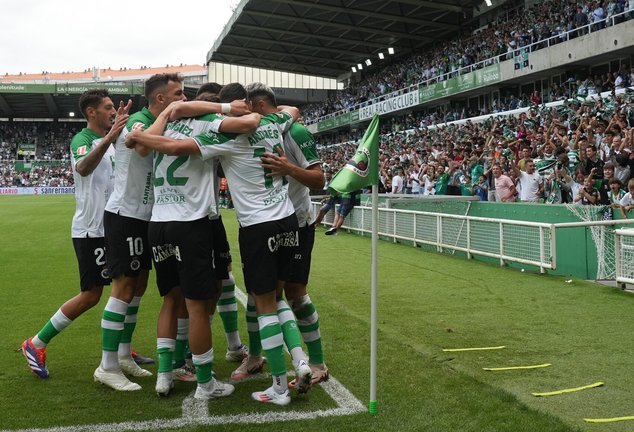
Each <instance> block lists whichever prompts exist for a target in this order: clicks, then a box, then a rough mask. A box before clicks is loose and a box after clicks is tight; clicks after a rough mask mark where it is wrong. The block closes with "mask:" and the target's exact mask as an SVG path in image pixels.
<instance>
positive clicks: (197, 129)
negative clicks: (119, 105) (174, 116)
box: [151, 114, 222, 222]
mask: <svg viewBox="0 0 634 432" xmlns="http://www.w3.org/2000/svg"><path fill="white" fill-rule="evenodd" d="M221 122H222V118H221V117H219V116H217V115H215V114H207V115H204V116H200V117H195V118H188V119H181V120H177V121H174V122H170V123H168V124H167V127H166V128H165V132H164V134H163V135H165V136H167V137H170V138H175V139H188V138H193V137H195V136H197V135H200V134H206V133H213V131H218V128H219V127H220V123H221ZM153 163H154V206H153V207H152V218H151V220H152V222H170V221H181V222H185V221H194V220H197V219H201V218H204V217H214V216H215V214H216V212H217V206H216V200H215V192H214V190H215V189H216V182H217V180H216V168H215V167H216V165H217V161H214V160H213V159H212V156H210V155H207V154H205V153H203V154H202V155H181V156H169V155H166V154H163V153H158V152H153Z"/></svg>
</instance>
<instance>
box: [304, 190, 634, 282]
mask: <svg viewBox="0 0 634 432" xmlns="http://www.w3.org/2000/svg"><path fill="white" fill-rule="evenodd" d="M320 207H321V204H320V203H319V202H313V203H312V212H313V215H317V213H318V212H319V209H320ZM378 210H379V222H378V223H379V228H378V230H379V236H382V237H383V238H387V239H389V240H392V241H394V242H397V241H399V240H400V241H410V242H412V244H413V245H414V246H417V245H420V244H425V245H430V246H435V247H436V250H437V251H438V252H451V253H455V251H461V252H464V253H466V255H467V258H468V259H471V258H472V256H473V255H479V256H486V257H490V258H496V259H498V260H499V262H500V266H503V265H504V264H505V263H506V262H507V261H508V262H516V263H521V264H527V265H532V266H535V267H539V269H540V272H541V273H545V272H546V270H547V269H550V270H555V269H556V268H557V250H556V233H557V230H558V229H566V228H587V229H591V230H599V231H600V232H601V233H602V234H601V236H600V237H601V238H602V239H604V240H605V241H604V242H602V243H600V244H599V243H597V242H596V239H595V245H596V247H597V255H598V257H597V259H598V261H599V268H601V265H602V266H603V267H605V268H606V269H604V270H603V271H601V272H599V270H597V276H598V277H597V278H598V279H614V278H615V277H616V279H617V281H619V279H621V280H623V281H625V282H628V283H634V229H631V230H616V231H615V230H614V229H613V228H612V227H613V226H615V225H634V219H624V220H610V221H583V222H564V223H543V222H529V221H517V220H510V219H495V218H485V217H476V216H465V215H456V214H447V213H435V212H424V211H415V210H402V209H393V208H379V209H378ZM371 211H372V208H371V207H368V206H356V207H354V210H353V211H352V212H351V213H350V214H349V215H348V217H347V218H346V220H345V221H344V224H343V225H342V228H344V229H347V230H349V231H352V232H356V233H359V234H361V235H366V234H371V233H372V216H371ZM333 213H334V211H333V212H330V213H329V214H328V215H326V217H325V218H324V220H323V221H322V223H324V224H326V225H332V223H333ZM622 232H624V233H626V234H627V235H628V237H625V235H621V236H620V238H619V236H616V237H617V240H616V241H617V247H615V255H617V256H616V258H615V259H612V258H611V256H612V255H611V254H608V255H610V256H609V257H608V256H607V255H606V250H607V249H611V247H607V245H606V242H607V243H610V242H611V236H612V235H615V234H618V233H622ZM593 237H595V236H594V235H593ZM623 238H626V239H627V240H626V241H624V240H623ZM619 241H620V242H621V243H623V244H624V245H625V246H623V247H619V246H618V244H619V243H618V242H619ZM628 241H629V243H628ZM619 254H620V255H619ZM619 257H620V258H619ZM608 258H610V259H608ZM606 260H607V261H609V262H607V263H606ZM615 268H616V270H615ZM599 273H600V275H599ZM615 275H616V276H615Z"/></svg>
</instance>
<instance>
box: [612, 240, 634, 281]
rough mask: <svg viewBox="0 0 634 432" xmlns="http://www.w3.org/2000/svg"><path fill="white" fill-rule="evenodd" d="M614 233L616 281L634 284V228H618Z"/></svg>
mask: <svg viewBox="0 0 634 432" xmlns="http://www.w3.org/2000/svg"><path fill="white" fill-rule="evenodd" d="M614 234H615V235H614V251H615V255H616V282H617V283H619V284H626V283H629V284H634V229H631V228H630V229H618V230H616V231H615V232H614Z"/></svg>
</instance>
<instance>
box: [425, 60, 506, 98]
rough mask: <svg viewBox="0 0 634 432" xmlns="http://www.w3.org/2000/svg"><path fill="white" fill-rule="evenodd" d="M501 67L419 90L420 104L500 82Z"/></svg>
mask: <svg viewBox="0 0 634 432" xmlns="http://www.w3.org/2000/svg"><path fill="white" fill-rule="evenodd" d="M500 78H501V77H500V65H499V64H494V65H493V66H488V67H486V68H484V69H478V70H476V71H474V72H470V73H468V74H465V75H460V76H457V77H455V78H450V79H448V80H446V81H441V82H438V83H435V84H430V85H428V86H425V87H423V86H421V87H420V89H419V98H420V103H425V102H429V101H432V100H434V99H441V98H445V97H448V96H451V95H454V94H458V93H462V92H466V91H469V90H473V89H476V88H478V87H483V86H485V85H489V84H493V83H496V82H499V81H500Z"/></svg>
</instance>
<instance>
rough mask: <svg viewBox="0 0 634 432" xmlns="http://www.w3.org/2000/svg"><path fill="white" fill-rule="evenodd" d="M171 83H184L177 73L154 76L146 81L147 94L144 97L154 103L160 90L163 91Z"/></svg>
mask: <svg viewBox="0 0 634 432" xmlns="http://www.w3.org/2000/svg"><path fill="white" fill-rule="evenodd" d="M170 81H174V82H177V83H182V82H183V77H181V76H180V75H179V74H177V73H162V74H156V75H152V76H151V77H149V78H148V79H147V80H146V81H145V92H144V96H145V98H146V99H147V100H148V101H149V102H152V99H154V97H155V96H156V94H157V93H158V92H159V90H161V89H163V87H165V86H166V85H167V84H169V82H170Z"/></svg>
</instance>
